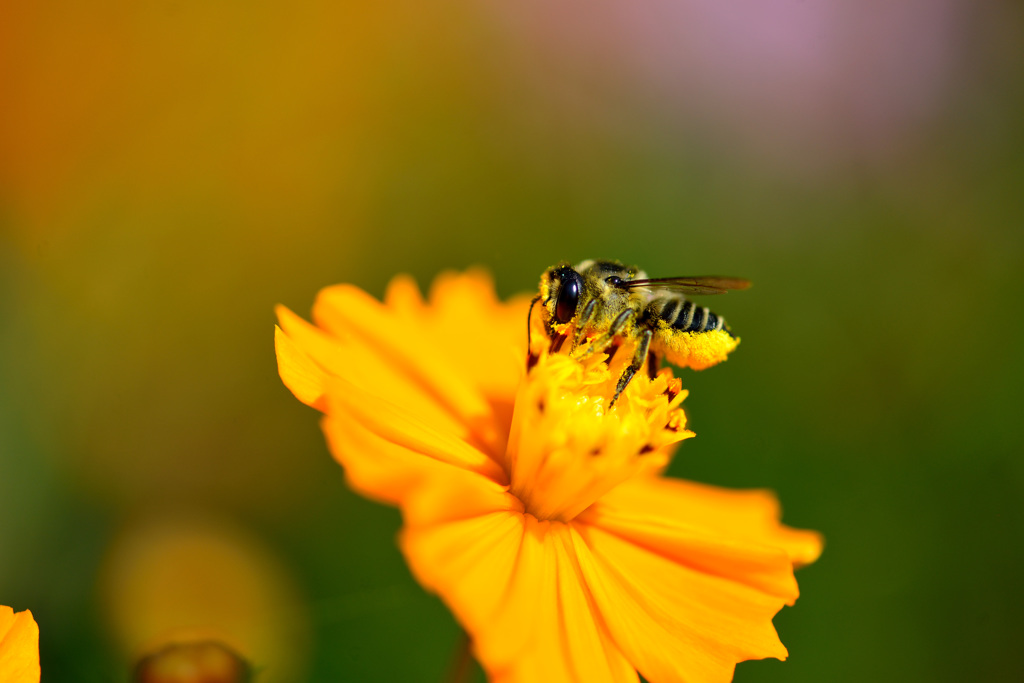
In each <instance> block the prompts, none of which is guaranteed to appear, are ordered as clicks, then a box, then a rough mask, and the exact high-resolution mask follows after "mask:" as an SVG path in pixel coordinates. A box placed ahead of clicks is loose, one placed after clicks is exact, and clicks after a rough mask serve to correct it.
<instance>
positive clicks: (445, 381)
mask: <svg viewBox="0 0 1024 683" xmlns="http://www.w3.org/2000/svg"><path fill="white" fill-rule="evenodd" d="M313 318H314V320H315V321H316V323H317V325H319V326H320V327H322V328H323V329H325V330H327V331H328V332H330V333H332V334H333V335H335V336H338V337H342V338H345V337H348V338H353V337H354V338H356V339H358V340H361V341H362V342H363V344H364V345H368V346H371V347H373V348H375V349H378V350H379V352H380V353H381V354H383V355H384V356H386V357H387V358H388V359H389V361H390V363H391V364H392V365H394V366H395V367H396V368H397V369H399V370H400V371H402V372H403V373H404V374H405V375H407V376H409V377H410V378H413V379H414V380H415V381H417V382H418V383H420V384H421V385H423V386H425V387H428V388H429V390H430V391H431V393H432V394H433V395H434V397H435V398H436V400H438V401H440V402H441V403H443V404H444V405H445V406H446V407H447V408H448V409H449V410H451V411H452V412H453V413H455V414H456V415H458V416H459V417H460V418H462V419H463V420H464V421H465V422H467V423H469V424H477V425H479V424H480V423H488V422H489V421H490V419H491V417H492V415H491V407H490V405H488V403H487V401H486V400H485V399H484V397H483V396H482V395H481V393H480V392H479V391H478V390H477V388H476V387H475V386H473V384H472V383H471V382H470V381H469V380H468V378H467V377H466V376H465V374H464V373H463V372H462V371H461V370H460V367H459V365H458V364H457V363H455V362H452V360H451V359H450V358H448V357H447V354H446V353H444V344H443V343H439V342H441V341H443V340H439V339H437V337H436V336H435V335H426V334H417V331H416V330H415V329H405V327H407V326H404V325H402V324H401V319H400V318H398V317H396V316H394V315H393V314H391V313H390V312H389V311H388V309H387V308H386V307H385V306H384V305H383V304H381V303H380V302H379V301H377V300H376V299H374V298H373V297H371V296H370V295H369V294H367V293H366V292H364V291H362V290H361V289H359V288H358V287H354V286H352V285H335V286H333V287H328V288H326V289H323V290H321V291H320V294H319V295H318V296H317V300H316V303H315V304H314V306H313ZM454 331H455V330H453V332H454Z"/></svg>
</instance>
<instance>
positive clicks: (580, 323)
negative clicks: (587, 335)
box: [572, 297, 597, 351]
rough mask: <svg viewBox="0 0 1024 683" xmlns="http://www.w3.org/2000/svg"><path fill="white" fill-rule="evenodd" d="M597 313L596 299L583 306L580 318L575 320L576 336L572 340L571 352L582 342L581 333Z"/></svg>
mask: <svg viewBox="0 0 1024 683" xmlns="http://www.w3.org/2000/svg"><path fill="white" fill-rule="evenodd" d="M596 311H597V298H596V297H595V298H593V299H591V300H590V302H589V303H588V304H587V305H586V306H584V308H583V312H582V313H580V317H579V318H577V320H576V335H575V336H574V337H573V340H572V350H573V351H575V350H576V347H577V346H579V345H580V342H581V341H582V340H583V333H584V331H585V330H586V329H587V323H589V322H590V319H591V318H593V317H594V313H595V312H596Z"/></svg>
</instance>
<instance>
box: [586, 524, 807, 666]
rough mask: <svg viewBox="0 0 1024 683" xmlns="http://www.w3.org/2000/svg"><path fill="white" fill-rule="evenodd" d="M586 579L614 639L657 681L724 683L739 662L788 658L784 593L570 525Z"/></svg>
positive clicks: (591, 527)
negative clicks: (781, 620) (781, 614)
mask: <svg viewBox="0 0 1024 683" xmlns="http://www.w3.org/2000/svg"><path fill="white" fill-rule="evenodd" d="M572 527H573V542H574V546H575V548H576V552H577V556H578V558H579V562H580V568H581V570H582V573H583V576H584V578H585V580H586V585H587V587H588V589H589V590H590V594H591V595H592V596H593V599H594V602H595V604H596V605H597V607H598V609H599V610H600V613H601V614H603V615H604V616H605V623H606V624H607V627H608V630H609V631H610V632H611V635H612V637H613V638H614V640H615V643H616V644H617V645H618V647H620V648H621V649H622V652H623V653H625V655H626V657H627V658H628V660H629V661H630V663H631V664H632V665H633V666H635V667H636V668H637V669H638V670H639V671H640V673H641V674H643V676H644V677H645V678H647V679H648V680H650V681H652V683H667V682H669V681H678V682H680V683H681V682H683V681H685V682H686V683H726V682H727V681H730V680H731V679H732V675H733V670H734V668H735V665H736V663H738V662H741V661H745V660H748V659H763V658H765V657H777V658H779V659H785V658H786V655H787V652H786V648H785V647H784V646H783V645H782V643H781V642H779V638H778V635H777V634H776V632H775V628H774V627H773V626H772V617H773V616H774V615H775V613H776V612H778V611H779V609H781V608H782V605H783V602H784V601H783V599H781V598H778V597H776V596H773V595H769V594H766V593H763V592H761V591H759V590H757V589H755V588H752V587H750V586H747V585H744V584H742V583H737V582H735V581H731V580H729V579H726V578H722V577H719V576H713V575H710V574H706V573H704V572H702V571H699V570H696V569H693V568H690V567H687V566H684V565H681V564H678V563H676V562H674V561H673V560H671V559H669V558H667V557H664V556H662V555H660V554H658V553H655V552H651V551H650V550H648V549H646V548H642V547H640V546H637V545H634V544H633V543H630V542H629V541H626V540H623V539H621V538H619V537H618V536H615V535H613V534H611V533H608V532H606V531H604V530H602V529H601V528H600V527H598V526H595V525H589V524H582V523H573V524H572Z"/></svg>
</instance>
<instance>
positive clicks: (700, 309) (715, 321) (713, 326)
mask: <svg viewBox="0 0 1024 683" xmlns="http://www.w3.org/2000/svg"><path fill="white" fill-rule="evenodd" d="M673 303H674V302H673ZM667 310H668V306H666V307H665V311H666V312H667ZM664 319H665V322H667V323H668V324H669V325H670V326H671V327H672V328H673V329H676V330H679V331H680V332H710V331H712V330H723V329H724V330H725V331H726V332H729V329H728V328H727V327H725V319H724V318H722V317H720V316H718V315H716V314H715V313H712V312H711V311H710V310H709V309H708V308H707V307H706V306H698V305H696V304H695V303H693V302H692V301H684V302H683V303H682V305H681V306H679V310H678V312H677V313H676V315H675V318H674V319H670V318H669V317H668V316H667V315H666V316H664Z"/></svg>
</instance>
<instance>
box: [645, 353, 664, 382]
mask: <svg viewBox="0 0 1024 683" xmlns="http://www.w3.org/2000/svg"><path fill="white" fill-rule="evenodd" d="M660 367H661V360H660V359H659V358H658V354H656V353H655V352H654V351H648V352H647V374H648V376H649V377H650V378H651V379H654V378H655V377H657V376H658V370H659V368H660Z"/></svg>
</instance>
